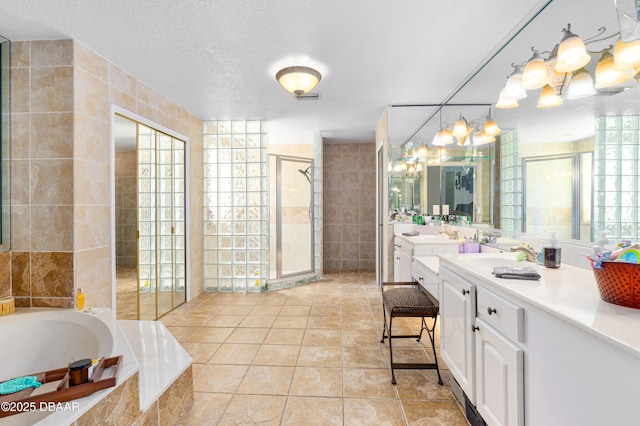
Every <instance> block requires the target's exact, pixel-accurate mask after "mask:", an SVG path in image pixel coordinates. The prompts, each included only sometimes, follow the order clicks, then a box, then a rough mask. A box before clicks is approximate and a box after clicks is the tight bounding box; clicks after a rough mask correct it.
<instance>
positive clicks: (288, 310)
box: [280, 305, 311, 316]
mask: <svg viewBox="0 0 640 426" xmlns="http://www.w3.org/2000/svg"><path fill="white" fill-rule="evenodd" d="M309 312H311V306H309V305H286V306H283V307H282V310H280V315H287V316H306V315H309Z"/></svg>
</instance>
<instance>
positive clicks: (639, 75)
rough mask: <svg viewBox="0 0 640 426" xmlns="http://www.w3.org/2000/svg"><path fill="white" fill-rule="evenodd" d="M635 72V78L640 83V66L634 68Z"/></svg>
mask: <svg viewBox="0 0 640 426" xmlns="http://www.w3.org/2000/svg"><path fill="white" fill-rule="evenodd" d="M633 72H634V75H633V79H634V80H635V81H637V82H638V83H640V67H638V68H636V69H635V70H633Z"/></svg>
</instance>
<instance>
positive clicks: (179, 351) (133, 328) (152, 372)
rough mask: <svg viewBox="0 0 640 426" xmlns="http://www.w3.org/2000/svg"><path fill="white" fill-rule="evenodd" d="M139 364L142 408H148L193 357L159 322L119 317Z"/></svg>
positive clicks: (184, 369)
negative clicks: (121, 318)
mask: <svg viewBox="0 0 640 426" xmlns="http://www.w3.org/2000/svg"><path fill="white" fill-rule="evenodd" d="M118 323H119V324H120V327H121V328H122V330H123V331H124V334H125V336H126V337H127V340H128V341H129V344H130V345H131V349H132V350H133V353H134V354H135V355H136V358H137V359H138V363H139V364H140V370H139V376H138V380H139V383H140V409H141V410H142V411H146V410H147V409H149V407H150V406H151V405H152V404H153V402H154V401H155V400H157V399H158V398H159V397H160V395H162V394H163V393H164V391H165V390H167V389H168V388H169V386H170V385H171V384H172V383H173V382H174V381H175V380H176V379H177V378H178V377H180V375H181V374H182V373H184V372H185V371H186V369H187V368H188V367H189V366H190V365H191V362H192V360H191V357H190V356H189V354H188V353H187V351H185V350H184V348H183V347H182V346H181V345H180V343H178V341H177V340H176V339H175V338H174V337H173V335H172V334H171V332H170V331H169V330H168V329H167V328H166V327H165V326H164V324H163V323H162V322H160V321H133V320H119V321H118Z"/></svg>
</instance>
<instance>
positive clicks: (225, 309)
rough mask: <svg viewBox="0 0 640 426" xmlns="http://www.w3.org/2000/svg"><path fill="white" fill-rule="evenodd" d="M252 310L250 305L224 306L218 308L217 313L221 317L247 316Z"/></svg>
mask: <svg viewBox="0 0 640 426" xmlns="http://www.w3.org/2000/svg"><path fill="white" fill-rule="evenodd" d="M252 309H253V306H251V305H225V306H222V307H221V308H220V311H219V313H220V314H222V315H247V314H248V313H249V312H251V310H252Z"/></svg>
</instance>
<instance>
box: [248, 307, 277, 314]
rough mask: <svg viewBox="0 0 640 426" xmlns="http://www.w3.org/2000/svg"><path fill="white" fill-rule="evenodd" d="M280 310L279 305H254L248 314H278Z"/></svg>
mask: <svg viewBox="0 0 640 426" xmlns="http://www.w3.org/2000/svg"><path fill="white" fill-rule="evenodd" d="M281 310H282V306H281V305H256V306H254V308H253V309H251V312H249V315H278V314H279V313H280V311H281Z"/></svg>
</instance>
